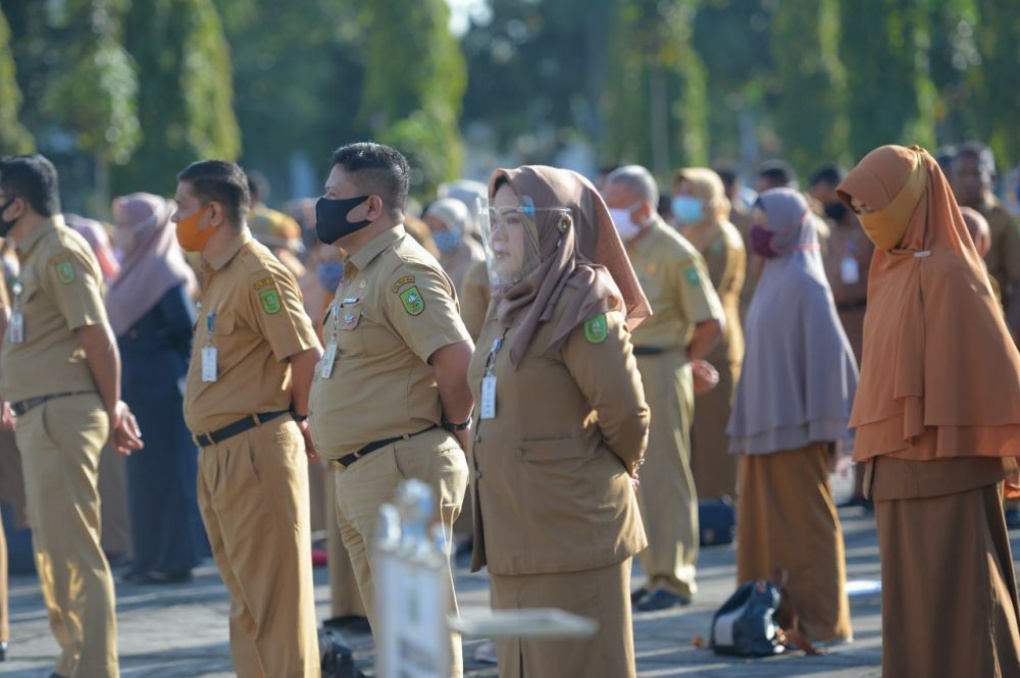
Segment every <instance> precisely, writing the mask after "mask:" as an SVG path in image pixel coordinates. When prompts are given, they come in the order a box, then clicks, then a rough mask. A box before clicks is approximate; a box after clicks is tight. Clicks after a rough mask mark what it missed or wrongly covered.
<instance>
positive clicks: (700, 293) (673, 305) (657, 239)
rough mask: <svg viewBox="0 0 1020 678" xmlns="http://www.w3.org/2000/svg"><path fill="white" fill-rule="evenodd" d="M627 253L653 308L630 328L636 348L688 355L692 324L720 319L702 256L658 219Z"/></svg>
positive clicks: (692, 332) (719, 310)
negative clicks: (634, 328)
mask: <svg viewBox="0 0 1020 678" xmlns="http://www.w3.org/2000/svg"><path fill="white" fill-rule="evenodd" d="M627 255H628V256H629V257H630V262H631V265H632V266H633V267H634V272H635V273H637V276H638V280H640V281H641V287H642V288H643V289H644V291H645V296H646V297H647V298H648V302H649V304H650V305H651V307H652V316H651V317H649V318H646V319H645V320H644V321H643V322H642V323H641V325H640V326H638V328H637V329H636V330H634V336H633V341H634V346H637V347H651V348H658V349H664V350H666V349H679V350H680V351H682V352H683V355H684V357H685V359H686V356H687V344H688V343H690V341H691V336H692V335H693V334H694V326H695V325H697V324H698V323H701V322H705V321H707V320H722V319H723V309H722V304H721V303H720V301H719V295H717V294H716V293H715V289H713V288H712V281H711V280H710V279H709V277H708V272H707V271H706V270H705V261H704V259H702V258H701V255H700V254H698V250H696V249H694V246H693V245H691V244H690V243H689V242H687V240H686V239H685V238H684V237H683V236H681V235H680V234H679V233H677V232H676V231H674V230H673V229H671V228H670V227H669V226H667V225H666V224H665V223H663V222H662V220H661V219H658V218H657V219H656V220H655V223H653V224H652V226H651V227H650V228H649V231H648V232H646V233H645V234H643V235H642V236H641V237H640V238H639V239H638V240H637V241H636V242H633V243H631V244H629V245H628V246H627Z"/></svg>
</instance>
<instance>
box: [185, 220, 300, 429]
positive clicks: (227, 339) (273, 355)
mask: <svg viewBox="0 0 1020 678" xmlns="http://www.w3.org/2000/svg"><path fill="white" fill-rule="evenodd" d="M203 273H204V277H205V287H204V289H203V291H202V299H201V305H200V309H199V313H198V324H197V326H196V328H195V341H194V348H193V349H192V356H191V364H190V366H189V368H188V378H187V385H186V387H185V394H184V419H185V422H186V423H187V425H188V428H189V429H190V430H191V432H192V433H195V434H199V433H208V432H210V431H215V430H216V429H219V428H222V427H224V426H227V425H229V424H232V423H234V422H235V421H238V420H239V419H243V418H244V417H250V416H251V415H253V414H265V413H269V412H280V411H284V410H288V409H290V407H291V369H290V362H289V361H288V359H289V358H290V357H291V356H294V355H296V354H298V353H301V352H302V351H306V350H308V349H310V348H315V347H317V346H318V345H319V341H318V338H317V337H316V335H315V330H314V329H313V328H312V322H311V320H310V319H309V318H308V314H307V313H305V309H304V306H303V305H302V300H301V292H300V290H299V289H298V284H297V281H296V280H295V279H294V276H293V274H291V272H290V271H289V270H287V268H286V267H285V266H284V265H283V264H281V263H280V261H279V260H278V259H277V258H276V257H275V256H273V254H272V252H270V251H269V250H268V249H266V247H264V246H263V245H261V244H259V243H257V242H255V241H254V240H253V239H252V237H251V235H250V234H249V232H248V231H247V230H245V231H243V232H242V233H239V234H238V236H237V238H236V239H235V240H234V241H233V242H232V243H231V244H230V246H229V247H227V248H226V249H225V250H224V251H223V252H222V253H221V254H220V255H219V256H218V257H216V258H214V259H212V260H210V261H208V262H207V263H206V264H205V270H204V271H203ZM206 347H214V348H215V349H216V381H214V382H204V381H202V349H203V348H206Z"/></svg>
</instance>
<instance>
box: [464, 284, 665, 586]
mask: <svg viewBox="0 0 1020 678" xmlns="http://www.w3.org/2000/svg"><path fill="white" fill-rule="evenodd" d="M575 294H576V291H574V290H573V289H572V288H570V287H568V288H567V289H566V290H565V291H564V293H563V296H562V297H561V298H560V300H559V301H558V302H557V304H556V308H555V310H554V312H553V316H552V318H551V319H550V320H549V322H546V323H543V324H541V325H539V328H538V331H537V332H535V335H534V337H533V338H532V340H531V343H530V345H529V346H528V349H527V350H526V351H525V353H524V355H523V357H522V358H521V360H520V363H519V365H518V366H517V367H516V368H514V366H513V364H512V363H511V362H510V350H509V346H510V345H511V344H512V342H513V338H514V336H515V333H516V331H517V328H516V327H511V328H509V329H508V330H506V331H505V333H504V328H503V327H501V326H500V323H499V321H498V320H497V317H496V314H495V313H490V314H489V316H488V318H487V319H486V323H485V327H484V328H483V330H482V336H481V338H480V340H479V344H478V348H477V350H476V351H475V355H474V358H473V359H472V360H471V367H470V369H469V371H468V380H469V383H470V385H471V390H472V393H473V395H474V398H475V403H476V407H475V417H474V424H475V434H474V438H473V444H472V453H471V460H472V462H473V463H474V466H475V468H474V471H475V473H474V479H473V482H472V492H473V494H474V502H473V504H474V525H475V548H474V559H473V562H472V569H473V570H478V569H479V568H481V566H482V565H488V568H489V571H490V572H491V573H493V574H499V575H517V574H542V573H554V572H577V571H581V570H590V569H593V568H599V567H608V566H609V565H614V564H616V563H620V562H623V561H624V560H626V559H627V558H628V557H629V556H631V555H634V554H636V553H638V552H640V551H641V550H642V549H644V547H645V546H646V545H647V540H646V538H645V532H644V526H643V524H642V522H641V514H640V512H639V510H638V504H637V496H636V494H635V492H634V490H633V489H632V487H631V484H630V479H629V477H628V476H627V469H629V468H633V467H634V466H635V465H637V463H638V461H639V460H640V459H641V458H642V456H643V455H644V451H645V446H646V445H647V443H648V423H649V411H648V405H647V403H646V402H645V394H644V388H643V387H642V384H641V374H640V373H639V372H638V369H637V361H636V360H635V358H634V356H633V353H632V347H631V343H630V333H629V332H628V331H627V329H626V325H625V322H624V318H623V315H622V314H621V313H618V312H615V313H608V314H605V315H599V316H595V317H594V318H591V319H589V320H588V321H587V322H585V323H583V324H582V325H580V326H578V327H577V328H576V329H574V331H573V332H571V333H570V334H569V335H568V336H567V338H566V340H565V341H563V342H562V343H561V345H559V346H554V347H552V348H548V346H549V343H550V340H551V337H552V333H553V332H554V331H555V328H556V327H557V325H558V324H559V320H560V318H561V317H562V316H563V314H564V313H565V312H567V311H568V309H569V307H570V305H571V301H572V300H573V298H574V295H575ZM500 337H502V343H501V348H500V350H498V351H497V352H496V355H495V360H494V361H493V363H492V370H493V374H494V376H495V377H496V416H495V418H492V419H480V411H481V410H480V404H481V397H480V394H481V386H482V378H483V376H484V375H485V372H486V367H487V365H488V363H489V356H490V353H491V349H492V347H493V342H494V341H495V340H496V339H498V338H500Z"/></svg>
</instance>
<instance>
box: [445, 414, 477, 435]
mask: <svg viewBox="0 0 1020 678" xmlns="http://www.w3.org/2000/svg"><path fill="white" fill-rule="evenodd" d="M443 428H445V429H446V430H447V431H449V432H450V433H459V432H460V431H466V430H468V429H469V428H471V420H470V419H468V420H467V421H465V422H464V423H463V424H454V423H453V422H452V421H447V420H446V417H443Z"/></svg>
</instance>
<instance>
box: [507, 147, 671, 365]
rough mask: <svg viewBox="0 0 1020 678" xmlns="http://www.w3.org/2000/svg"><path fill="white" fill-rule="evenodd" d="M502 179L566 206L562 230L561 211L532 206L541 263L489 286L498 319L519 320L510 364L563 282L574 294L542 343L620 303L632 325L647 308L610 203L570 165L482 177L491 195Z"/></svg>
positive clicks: (520, 191) (544, 201) (543, 201)
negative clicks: (513, 280)
mask: <svg viewBox="0 0 1020 678" xmlns="http://www.w3.org/2000/svg"><path fill="white" fill-rule="evenodd" d="M504 180H505V181H506V182H507V183H508V184H509V185H510V187H511V188H513V190H514V192H515V193H517V195H518V196H529V197H530V198H531V199H532V200H533V201H534V204H535V206H536V207H566V208H568V209H569V210H570V215H571V218H570V220H569V221H568V222H567V223H566V224H565V226H564V228H563V229H562V230H561V225H564V221H563V219H562V215H561V214H559V213H556V212H543V211H537V212H536V213H535V219H536V227H537V229H538V247H539V256H540V258H541V263H540V264H539V266H538V268H536V269H535V270H534V271H532V272H531V273H529V274H528V275H527V276H526V277H525V278H524V279H523V280H520V281H519V282H516V283H514V284H513V285H511V286H510V287H509V288H507V289H503V290H500V289H497V290H494V295H493V296H494V301H495V302H496V313H497V314H498V317H499V322H500V324H502V325H503V326H504V327H511V326H518V327H520V329H519V330H518V332H517V334H516V336H515V337H514V339H513V341H512V342H511V344H510V361H511V362H512V363H513V365H514V367H516V366H517V365H518V364H519V363H520V360H521V358H522V357H523V356H524V352H525V351H526V350H527V348H528V345H529V344H530V343H531V340H532V338H533V337H534V335H535V332H536V331H537V330H538V326H539V324H541V323H544V322H548V321H549V319H550V318H551V317H552V315H553V311H554V310H555V308H556V304H557V303H558V302H559V300H560V296H561V295H562V294H563V291H564V290H565V289H567V288H568V287H570V288H573V289H574V290H576V291H577V294H575V295H574V296H573V298H572V299H571V301H570V307H569V308H568V309H567V311H566V313H564V314H563V316H562V319H561V320H560V321H559V325H558V326H557V327H556V329H555V331H554V332H553V337H552V341H551V342H550V345H549V347H548V348H552V347H553V346H556V345H558V344H560V343H561V342H562V341H563V340H565V339H566V338H567V336H568V335H569V334H570V333H571V332H572V331H573V330H574V329H575V328H576V327H578V326H579V325H581V324H582V323H583V322H584V321H585V320H588V319H589V318H591V317H593V316H595V315H598V314H599V313H606V312H608V311H615V310H623V311H624V312H625V313H626V316H627V327H628V329H631V330H633V329H634V328H635V327H637V326H638V324H640V322H641V321H642V320H644V319H645V318H647V317H648V316H650V315H651V314H652V311H651V308H650V307H649V305H648V300H647V299H646V298H645V294H644V292H643V291H642V290H641V284H640V283H639V282H638V280H637V276H636V275H634V269H633V268H631V265H630V259H628V258H627V253H626V251H625V250H624V248H623V244H622V243H621V242H620V236H619V235H617V233H616V228H615V227H614V226H613V220H612V219H611V218H610V216H609V210H608V209H607V208H606V204H605V203H604V202H603V201H602V196H600V195H599V193H598V191H596V190H595V187H594V186H592V185H591V183H589V182H588V180H587V179H585V178H584V177H582V176H581V175H580V174H577V173H576V172H572V171H570V170H564V169H557V168H554V167H544V166H539V165H535V166H525V167H518V168H517V169H512V170H506V169H499V170H496V171H495V172H494V173H493V175H492V178H491V179H490V180H489V198H490V199H492V198H493V197H495V194H496V189H497V188H498V186H499V184H501V183H502V181H504Z"/></svg>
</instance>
